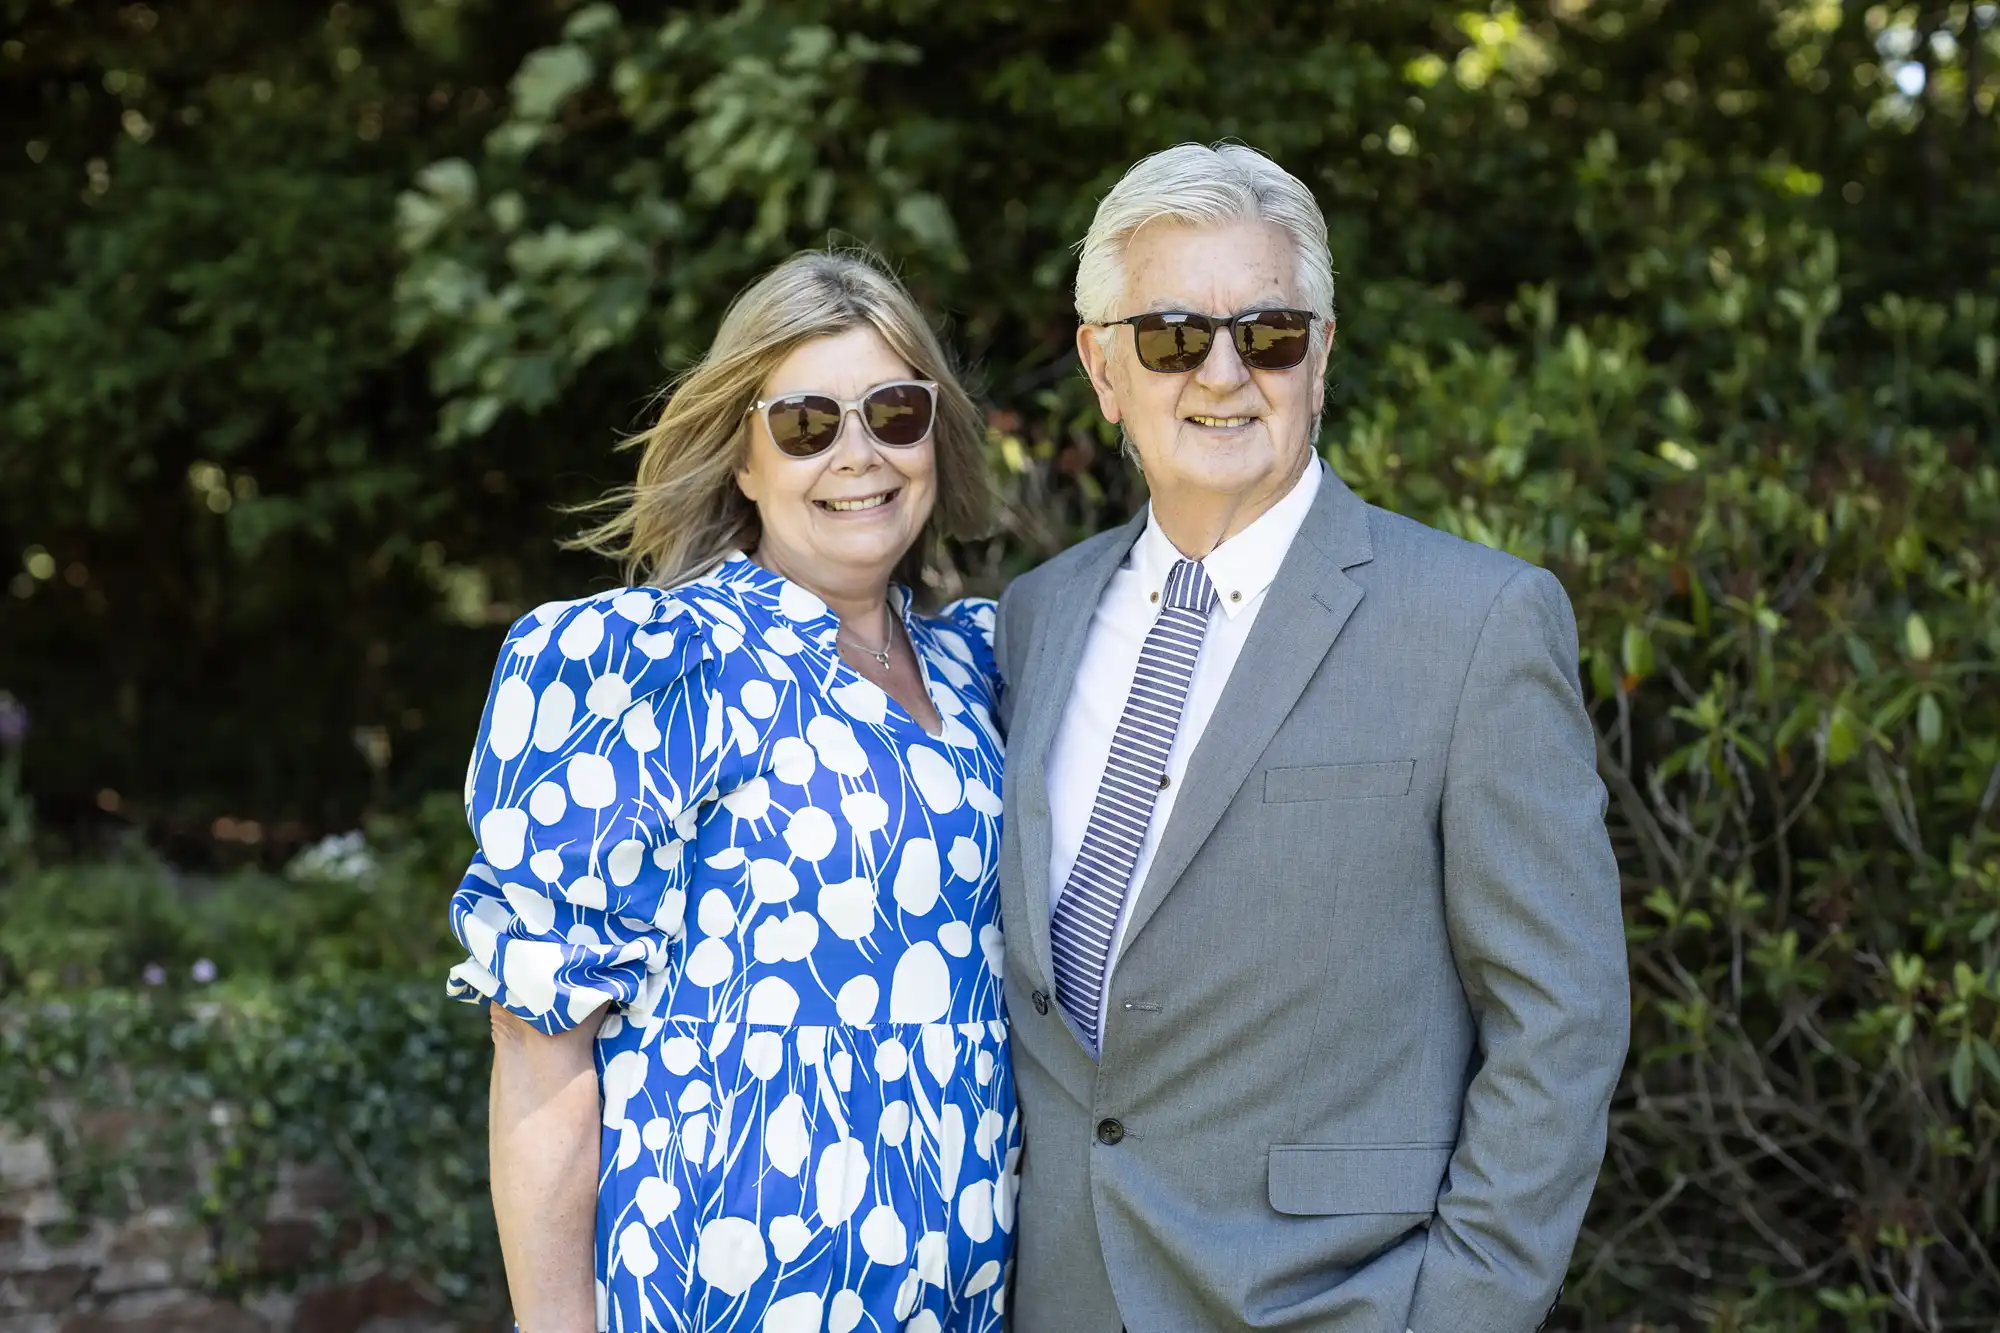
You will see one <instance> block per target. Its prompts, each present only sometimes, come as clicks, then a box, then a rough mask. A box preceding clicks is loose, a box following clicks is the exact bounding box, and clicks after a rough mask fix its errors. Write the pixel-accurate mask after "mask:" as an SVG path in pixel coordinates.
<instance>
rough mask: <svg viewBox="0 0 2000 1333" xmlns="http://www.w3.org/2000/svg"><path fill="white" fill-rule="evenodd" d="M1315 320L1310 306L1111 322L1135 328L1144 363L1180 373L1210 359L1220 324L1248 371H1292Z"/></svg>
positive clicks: (1135, 341)
mask: <svg viewBox="0 0 2000 1333" xmlns="http://www.w3.org/2000/svg"><path fill="white" fill-rule="evenodd" d="M1317 318H1319V316H1317V315H1315V314H1313V312H1312V311H1310V310H1246V311H1244V312H1243V313H1242V314H1240V315H1231V316H1229V317H1227V318H1218V317H1216V316H1214V315H1190V314H1185V313H1182V312H1179V311H1169V310H1159V311H1154V312H1153V313H1151V314H1146V315H1133V316H1132V317H1131V318H1129V319H1114V320H1112V321H1110V322H1111V323H1113V324H1130V325H1131V326H1132V345H1133V347H1134V348H1135V349H1136V350H1137V351H1138V353H1139V364H1140V365H1142V366H1144V367H1145V368H1146V369H1148V370H1153V371H1158V372H1159V373H1160V374H1162V375H1180V374H1184V373H1185V372H1187V371H1190V370H1193V369H1194V368H1195V367H1197V366H1199V365H1200V364H1201V363H1202V362H1204V361H1206V360H1208V354H1209V351H1210V350H1211V349H1212V348H1214V346H1215V331H1216V329H1218V328H1226V329H1228V330H1229V337H1230V339H1231V341H1233V342H1234V343H1235V344H1236V355H1237V356H1239V357H1241V358H1242V360H1243V364H1244V365H1246V366H1248V367H1250V369H1252V370H1290V369H1291V368H1292V367H1293V366H1296V365H1297V364H1298V363H1299V362H1301V361H1303V360H1305V359H1306V352H1307V351H1308V350H1309V349H1310V347H1311V346H1312V327H1313V321H1314V320H1315V319H1317Z"/></svg>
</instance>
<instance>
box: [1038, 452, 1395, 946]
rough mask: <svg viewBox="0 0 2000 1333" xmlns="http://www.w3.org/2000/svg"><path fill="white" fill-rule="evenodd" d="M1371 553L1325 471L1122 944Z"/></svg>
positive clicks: (1357, 513) (1212, 822)
mask: <svg viewBox="0 0 2000 1333" xmlns="http://www.w3.org/2000/svg"><path fill="white" fill-rule="evenodd" d="M1372 556H1373V549H1372V546H1371V543H1370V541H1369V537H1368V507H1367V506H1366V505H1365V504H1363V503H1362V501H1361V500H1360V498H1359V497H1357V496H1356V495H1355V494H1354V492H1352V491H1350V490H1348V489H1347V487H1346V485H1344V484H1343V483H1342V482H1341V480H1340V478H1338V477H1337V476H1335V475H1334V474H1333V472H1332V470H1331V469H1328V470H1327V471H1326V472H1325V473H1324V474H1322V476H1321V484H1320V491H1319V495H1318V496H1317V497H1315V498H1314V500H1313V507H1312V509H1311V511H1310V512H1309V513H1308V514H1307V515H1306V520H1305V522H1304V524H1302V525H1301V526H1300V528H1299V532H1298V536H1297V537H1296V538H1295V539H1294V540H1293V542H1292V547H1291V550H1290V551H1288V552H1287V553H1286V555H1285V560H1284V563H1283V564H1282V565H1280V566H1279V568H1278V576H1277V578H1276V579H1275V580H1273V581H1272V584H1271V588H1270V591H1269V592H1268V593H1266V594H1265V600H1264V605H1263V606H1262V607H1261V608H1260V609H1259V610H1258V612H1257V623H1256V624H1255V625H1254V626H1252V627H1251V630H1250V637H1249V639H1247V640H1246V641H1245V642H1244V644H1243V652H1242V655H1241V656H1240V657H1238V658H1237V660H1236V665H1235V667H1234V668H1233V669H1232V670H1231V671H1230V673H1229V682H1228V684H1226V685H1224V686H1223V690H1222V697H1221V698H1220V699H1218V700H1217V701H1216V705H1215V712H1214V714H1213V715H1212V716H1211V717H1210V718H1209V720H1208V725H1207V727H1206V728H1204V730H1203V731H1202V736H1201V740H1200V741H1199V742H1198V743H1197V744H1196V746H1195V751H1194V754H1193V756H1192V757H1190V759H1189V761H1188V767H1187V774H1186V776H1185V778H1184V779H1183V780H1182V784H1181V792H1180V796H1179V797H1178V798H1177V799H1176V800H1175V802H1174V809H1173V814H1172V815H1171V816H1170V817H1169V818H1168V820H1167V827H1166V830H1165V831H1164V832H1163V833H1162V834H1161V835H1160V845H1159V850H1158V851H1157V852H1155V853H1154V857H1153V864H1152V868H1151V869H1150V870H1149V871H1148V872H1147V875H1146V882H1145V884H1144V885H1143V886H1142V888H1141V891H1140V893H1139V896H1138V901H1137V902H1135V903H1133V904H1132V911H1131V916H1130V918H1129V920H1128V921H1127V923H1126V927H1125V947H1126V948H1130V947H1131V942H1132V940H1133V939H1134V938H1136V937H1137V935H1138V934H1139V932H1140V931H1141V930H1142V929H1144V928H1145V925H1146V922H1148V921H1149V920H1151V919H1152V916H1153V913H1155V912H1157V911H1158V910H1159V907H1160V901H1161V900H1162V899H1163V898H1165V897H1166V896H1167V894H1168V893H1169V892H1170V891H1171V890H1172V889H1173V887H1174V885H1175V884H1176V883H1178V882H1179V880H1180V877H1181V875H1182V874H1183V873H1184V872H1185V871H1186V870H1187V868H1188V863H1189V862H1191V861H1193V860H1194V857H1195V854H1196V853H1197V852H1199V851H1200V850H1201V848H1202V844H1203V843H1205V842H1207V841H1208V835H1209V834H1210V833H1212V832H1213V831H1214V830H1215V826H1216V824H1217V823H1218V822H1219V821H1220V820H1221V818H1222V813H1223V811H1224V810H1226V809H1228V808H1229V803H1230V802H1231V801H1233V800H1235V799H1236V793H1237V792H1238V791H1239V790H1241V789H1242V786H1243V783H1244V781H1245V779H1247V778H1248V777H1249V776H1250V771H1251V770H1252V769H1253V768H1255V767H1256V764H1257V760H1258V758H1259V757H1260V756H1262V754H1263V753H1264V750H1265V749H1266V747H1268V746H1269V745H1270V743H1271V740H1272V738H1273V737H1274V736H1276V735H1277V732H1278V728H1279V727H1280V726H1281V725H1283V723H1284V720H1285V718H1286V716H1287V715H1288V714H1289V713H1290V712H1291V711H1292V706H1293V705H1294V704H1296V703H1297V702H1298V699H1299V695H1300V694H1302V693H1304V691H1305V688H1306V684H1307V682H1309V681H1310V680H1311V679H1312V678H1313V674H1314V673H1315V672H1317V671H1318V670H1319V667H1320V663H1321V662H1322V661H1323V660H1324V659H1325V657H1326V655H1327V653H1328V651H1330V650H1331V649H1332V647H1333V641H1334V639H1336V638H1337V637H1339V634H1340V631H1341V628H1342V626H1344V625H1346V624H1347V619H1348V617H1349V616H1351V615H1352V614H1353V613H1354V608H1355V607H1356V606H1357V605H1359V604H1360V602H1361V586H1360V585H1359V584H1357V583H1356V582H1355V581H1354V580H1353V579H1351V578H1349V577H1348V576H1347V574H1346V573H1345V572H1344V571H1345V570H1346V569H1348V568H1350V567H1352V566H1354V565H1359V564H1365V563H1367V561H1368V560H1369V559H1371V558H1372ZM1044 859H1045V860H1046V858H1044ZM1043 874H1044V877H1046V875H1047V867H1046V865H1044V867H1043ZM1043 924H1044V929H1045V930H1046V925H1047V923H1046V922H1044V923H1043Z"/></svg>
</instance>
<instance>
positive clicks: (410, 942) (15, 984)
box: [0, 796, 472, 998]
mask: <svg viewBox="0 0 2000 1333" xmlns="http://www.w3.org/2000/svg"><path fill="white" fill-rule="evenodd" d="M471 847H472V844H471V840H470V838H469V837H468V836H467V834H466V830H465V824H464V815H463V813H462V811H461V809H460V807H459V804H458V801H457V800H456V799H455V798H453V797H451V796H438V797H435V798H433V799H431V800H429V801H427V802H425V803H424V806H423V807H422V809H421V810H420V811H419V812H418V814H417V815H415V816H413V817H412V818H410V819H407V820H402V821H395V820H389V819H386V818H382V819H376V820H373V821H371V823H370V826H369V828H368V830H367V836H366V837H365V838H364V837H363V835H362V834H361V833H360V832H359V831H357V832H356V833H354V834H349V835H345V836H344V837H341V838H335V839H329V840H328V841H327V842H326V843H323V844H321V849H309V850H308V851H307V852H305V853H302V854H301V855H300V856H299V857H297V858H296V859H294V861H293V862H292V864H291V866H290V867H288V869H287V872H286V873H285V874H284V875H273V874H269V873H266V872H264V871H260V870H257V869H255V868H251V867H244V868H240V869H237V870H235V871H232V872H229V873H226V874H223V875H219V876H196V875H188V874H185V873H182V872H178V871H176V870H174V869H173V868H172V867H171V866H169V865H167V864H165V863H164V862H163V861H161V860H160V858H159V857H158V856H157V855H156V854H155V853H152V852H150V851H148V850H146V849H145V848H143V847H140V846H137V845H134V846H130V847H127V848H124V849H122V851H121V852H120V854H119V855H117V856H116V857H114V858H112V859H107V860H97V861H84V862H70V863H60V864H56V865H52V866H49V867H46V868H38V867H36V866H34V865H33V864H32V863H23V864H21V865H19V866H16V867H14V873H13V874H11V875H10V882H9V883H8V885H7V890H6V892H5V893H4V894H0V997H4V996H8V995H17V996H26V997H30V998H43V997H49V996H56V995H62V994H68V993H73V992H75V991H77V990H80V989H85V988H92V987H100V986H109V987H119V988H139V987H142V986H152V987H166V988H168V989H174V990H182V989H197V988H199V987H201V986H204V985H206V984H207V982H205V981H201V980H198V979H197V973H199V974H201V975H203V976H208V977H210V978H211V979H214V978H219V979H220V980H221V981H222V983H223V984H224V985H225V987H226V986H233V985H236V984H238V983H244V984H252V983H254V984H263V983H268V982H281V983H282V982H292V981H297V980H317V981H334V980H343V979H347V978H352V977H366V976H376V975H383V974H387V975H391V976H399V977H418V976H423V975H427V974H428V975H433V976H441V975H442V973H443V971H444V969H446V968H448V967H450V966H451V964H452V963H454V962H456V961H457V954H456V952H455V946H454V945H453V942H452V938H451V932H450V930H449V928H448V927H447V925H446V922H445V920H444V914H443V912H442V910H441V907H442V891H443V887H444V886H446V885H448V884H451V883H452V882H454V881H455V880H456V879H457V877H458V875H459V874H460V873H462V872H463V870H464V867H465V861H466V858H467V856H468V855H469V854H470V852H471ZM322 849H332V850H331V854H329V852H328V851H326V850H322Z"/></svg>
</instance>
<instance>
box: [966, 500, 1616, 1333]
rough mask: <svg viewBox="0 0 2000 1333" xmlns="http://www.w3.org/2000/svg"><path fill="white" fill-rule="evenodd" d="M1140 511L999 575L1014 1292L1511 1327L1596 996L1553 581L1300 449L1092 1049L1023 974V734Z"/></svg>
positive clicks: (1595, 1060) (1308, 1319)
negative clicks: (1276, 557)
mask: <svg viewBox="0 0 2000 1333" xmlns="http://www.w3.org/2000/svg"><path fill="white" fill-rule="evenodd" d="M1143 521H1144V517H1143V515H1142V516H1141V517H1140V518H1138V519H1135V520H1133V522H1131V523H1129V524H1127V525H1125V526H1124V527H1122V528H1120V529H1118V530H1116V531H1113V532H1107V533H1104V534H1102V535H1100V536H1097V537H1095V538H1092V539H1091V540H1089V541H1086V542H1084V543H1082V544H1081V545H1079V546H1077V547H1075V548H1073V549H1072V550H1070V551H1067V552H1065V553H1064V554H1062V555H1060V556H1058V557H1056V558H1055V559H1054V560H1051V561H1049V562H1048V563H1047V564H1045V565H1043V566H1042V567H1041V568H1039V569H1037V570H1035V571H1034V572H1032V573H1030V574H1027V575H1025V576H1023V577H1022V578H1020V579H1018V580H1016V581H1015V583H1014V584H1013V586H1012V587H1011V588H1010V589H1009V590H1008V592H1007V595H1006V597H1005V599H1004V600H1003V601H1002V603H1001V610H1000V623H999V638H998V644H997V648H998V654H999V659H1000V666H1001V670H1002V672H1003V674H1004V675H1005V678H1006V682H1007V688H1006V692H1005V696H1004V700H1003V704H1002V715H1003V719H1004V720H1005V721H1006V722H1007V724H1008V729H1009V743H1008V762H1007V781H1006V788H1007V790H1006V803H1007V815H1006V833H1005V839H1004V845H1003V849H1002V853H1001V857H1002V859H1001V902H1002V911H1003V913H1004V917H1005V928H1006V938H1007V969H1006V996H1007V1004H1008V1010H1009V1014H1010V1016H1011V1019H1012V1023H1013V1049H1014V1066H1015V1072H1016V1078H1017V1081H1018V1085H1019V1093H1020V1102H1021V1113H1022V1124H1023V1139H1024V1154H1023V1160H1022V1171H1023V1175H1022V1180H1021V1197H1020V1213H1019V1223H1018V1233H1017V1250H1016V1256H1017V1257H1016V1267H1015V1275H1014V1286H1013V1291H1012V1301H1011V1305H1010V1310H1011V1313H1012V1324H1013V1327H1014V1329H1015V1330H1016V1333H1118V1330H1119V1329H1120V1327H1121V1326H1124V1327H1128V1328H1129V1329H1130V1331H1131V1333H1191V1331H1193V1330H1209V1329H1213V1330H1217V1331H1218V1333H1220V1330H1225V1329H1227V1330H1238V1329H1244V1328H1252V1329H1284V1330H1294V1331H1295V1333H1305V1331H1306V1330H1313V1331H1314V1333H1403V1330H1404V1328H1405V1327H1406V1326H1407V1327H1408V1328H1411V1329H1414V1330H1415V1333H1529V1331H1530V1330H1532V1329H1534V1328H1536V1327H1537V1325H1538V1324H1539V1323H1540V1322H1541V1321H1542V1320H1543V1318H1544V1317H1545V1315H1546V1312H1547V1311H1548V1310H1549V1308H1550V1306H1551V1304H1552V1302H1553V1301H1554V1300H1555V1298H1556V1296H1557V1293H1558V1290H1559V1286H1560V1282H1561V1279H1562V1276H1563V1272H1564V1269H1565V1267H1566V1266H1567V1264H1568V1262H1569V1256H1570V1251H1571V1248H1572V1246H1573V1245H1574V1244H1575V1240H1576V1234H1577V1230H1578V1227H1579V1226H1580V1224H1581V1221H1582V1217H1583V1211H1584V1205H1585V1203H1586V1202H1587V1201H1588V1200H1589V1198H1590V1192H1591V1187H1592V1185H1593V1183H1594V1182H1595V1179H1596V1175H1597V1170H1598V1167H1599V1165H1600V1163H1601V1161H1602V1159H1603V1153H1604V1135H1605V1121H1606V1115H1607V1108H1608V1105H1609V1101H1610V1097H1611V1091H1612V1086H1613V1084H1614V1083H1615V1081H1616V1080H1617V1077H1618V1071H1619V1068H1620V1066H1621V1064H1622V1063H1623V1060H1624V1055H1625V1045H1626V1035H1627V1018H1628V1012H1627V983H1626V970H1625V943H1624V931H1623V928H1622V924H1621V918H1620V912H1619V895H1618V869H1617V865H1616V863H1615V862H1614V860H1613V858H1612V853H1611V847H1610V843H1609V840H1608V838H1607V837H1606V835H1605V829H1604V822H1603V816H1604V799H1605V798H1604V789H1603V786H1602V785H1601V784H1600V782H1599V781H1598V777H1597V771H1596V763H1595V746H1594V742H1593V739H1592V735H1591V728H1590V724H1589V721H1588V719H1587V717H1586V716H1585V712H1584V705H1583V699H1582V695H1581V692H1580V690H1579V687H1578V682H1577V640H1576V626H1575V621H1574V618H1573V616H1572V614H1571V611H1570V606H1569V601H1568V598H1567V597H1565V596H1564V594H1563V590H1562V587H1561V585H1560V584H1558V583H1557V581H1556V580H1555V578H1554V577H1553V576H1551V575H1550V574H1548V573H1547V572H1546V571H1543V570H1540V569H1536V568H1535V567H1533V566H1531V565H1528V564H1525V563H1523V562H1522V561H1520V560H1517V559H1514V558H1513V557H1511V556H1507V555H1503V554H1501V553H1499V552H1496V551H1492V550H1488V549H1486V548H1485V547H1481V546H1475V545H1472V544H1470V543H1467V542H1463V541H1460V540H1458V539H1456V538H1454V537H1449V536H1446V535H1445V534H1443V533H1440V532H1437V531H1435V530H1433V529H1431V528H1427V527H1424V526H1423V525H1421V524H1419V523H1415V522H1412V521H1410V520H1408V519H1404V518H1400V517H1398V516H1397V515H1395V514H1392V513H1389V512H1387V511H1385V510H1382V509H1377V508H1375V507H1373V506H1370V505H1367V504H1364V503H1363V502H1362V501H1361V500H1360V499H1358V498H1357V497H1356V496H1355V495H1354V493H1353V492H1352V491H1350V490H1348V489H1347V487H1346V486H1344V485H1342V484H1341V483H1340V481H1339V480H1338V479H1337V478H1336V477H1334V476H1332V475H1331V473H1329V474H1328V475H1327V476H1326V477H1325V479H1324V484H1323V485H1322V486H1321V488H1320V493H1319V496H1318V497H1317V499H1316V500H1315V502H1314V505H1313V508H1312V511H1311V514H1310V516H1309V517H1308V518H1307V520H1306V522H1305V526H1304V527H1303V528H1302V529H1301V530H1300V532H1299V535H1298V538H1297V539H1296V540H1295V541H1294V543H1293V545H1292V548H1291V551H1290V553H1289V554H1288V555H1287V556H1286V559H1285V562H1284V565H1283V567H1282V569H1281V570H1280V572H1279V574H1278V577H1277V581H1276V582H1275V583H1274V584H1273V585H1272V586H1271V589H1270V592H1269V593H1268V594H1267V600H1266V602H1265V604H1264V606H1263V608H1262V609H1261V610H1260V611H1259V613H1258V616H1257V621H1256V624H1255V626H1254V628H1253V630H1252V632H1251V637H1250V639H1249V641H1248V643H1247V644H1246V645H1245V647H1244V650H1243V655H1242V657H1241V658H1240V659H1239V661H1238V662H1237V665H1236V668H1235V670H1234V672H1233V673H1232V675H1231V677H1230V680H1229V682H1228V685H1227V687H1226V688H1225V690H1224V692H1223V694H1222V697H1221V700H1220V701H1219V703H1218V704H1217V706H1216V710H1215V713H1214V716H1213V718H1212V720H1211V721H1210V722H1209V724H1208V727H1207V730H1206V731H1205V732H1204V733H1203V735H1202V738H1201V741H1200V743H1199V744H1198V746H1197V747H1196V749H1195V752H1194V755H1193V758H1192V760H1191V762H1190V765H1189V768H1188V772H1187V777H1186V780H1185V782H1184V784H1183V786H1182V789H1181V793H1180V796H1179V799H1178V803H1177V804H1176V805H1175V807H1174V810H1173V814H1172V817H1171V820H1170V822H1169V824H1168V826H1167V828H1166V830H1165V831H1164V833H1163V835H1162V837H1161V840H1160V846H1159V851H1158V855H1157V858H1156V860H1155V861H1154V863H1153V867H1152V870H1151V872H1150V876H1149V878H1148V879H1147V881H1146V883H1145V885H1144V887H1143V890H1142V892H1141V893H1140V896H1139V898H1138V900H1137V903H1136V905H1135V906H1134V908H1133V911H1132V917H1131V921H1130V924H1129V927H1128V931H1127V937H1126V942H1125V946H1124V953H1123V954H1122V956H1121V957H1120V959H1119V961H1118V964H1117V967H1116V970H1115V972H1114V973H1113V976H1112V981H1111V992H1110V997H1109V1007H1110V1016H1109V1018H1108V1019H1107V1021H1106V1025H1105V1029H1104V1043H1103V1061H1102V1063H1101V1064H1095V1063H1093V1062H1092V1061H1091V1059H1090V1057H1089V1056H1088V1055H1087V1054H1086V1053H1085V1051H1084V1050H1083V1048H1082V1047H1081V1046H1080V1045H1079V1044H1078V1042H1077V1040H1076V1038H1075V1037H1074V1036H1073V1035H1072V1034H1071V1032H1070V1029H1069V1027H1068V1026H1067V1025H1066V1024H1065V1023H1064V1022H1063V1019H1062V1012H1061V1009H1060V1008H1059V1007H1058V1006H1057V1004H1056V1003H1055V1001H1054V998H1053V995H1054V989H1055V988H1054V984H1053V981H1052V976H1053V972H1052V970H1051V964H1050V956H1049V882H1048V879H1049V837H1050V834H1049V810H1048V798H1047V790H1046V784H1047V772H1046V763H1047V757H1048V753H1049V746H1050V739H1051V737H1052V735H1053V733H1054V732H1055V729H1056V727H1057V724H1058V722H1059V720H1060V718H1061V715H1062V712H1063V708H1064V705H1065V703H1066V702H1067V700H1068V697H1069V693H1070V687H1071V684H1072V682H1073V679H1074V676H1075V671H1076V663H1077V658H1078V655H1079V653H1080V652H1081V649H1082V646H1083V641H1084V636H1085V632H1086V630H1087V629H1088V628H1089V625H1090V620H1091V616H1092V613H1093V612H1094V610H1095V609H1096V606H1097V601H1098V597H1099V594H1100V593H1101V592H1102V591H1103V589H1104V586H1105V584H1106V582H1107V580H1108V579H1109V578H1110V576H1111V574H1112V572H1113V570H1115V569H1116V568H1117V567H1118V565H1119V563H1120V562H1121V560H1122V559H1123V558H1124V556H1125V554H1126V552H1127V551H1128V550H1129V549H1130V547H1131V545H1132V543H1133V541H1134V540H1135V539H1136V538H1137V536H1138V534H1139V531H1140V528H1141V525H1142V523H1143Z"/></svg>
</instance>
